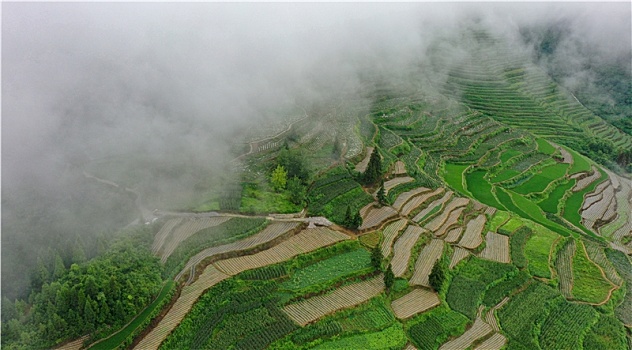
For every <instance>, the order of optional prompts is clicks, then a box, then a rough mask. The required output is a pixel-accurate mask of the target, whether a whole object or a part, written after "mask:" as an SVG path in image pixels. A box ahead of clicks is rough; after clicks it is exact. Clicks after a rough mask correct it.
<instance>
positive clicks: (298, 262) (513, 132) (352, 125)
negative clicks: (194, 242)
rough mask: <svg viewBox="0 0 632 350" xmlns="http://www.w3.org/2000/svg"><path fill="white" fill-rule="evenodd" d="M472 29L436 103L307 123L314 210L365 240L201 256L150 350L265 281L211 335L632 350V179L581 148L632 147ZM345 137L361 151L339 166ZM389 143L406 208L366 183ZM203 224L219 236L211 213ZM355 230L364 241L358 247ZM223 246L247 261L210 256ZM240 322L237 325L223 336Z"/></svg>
mask: <svg viewBox="0 0 632 350" xmlns="http://www.w3.org/2000/svg"><path fill="white" fill-rule="evenodd" d="M463 35H464V36H466V37H468V38H469V40H471V41H472V42H473V43H478V44H479V45H481V46H480V47H479V48H478V49H472V50H468V51H467V52H464V53H463V55H464V59H463V61H459V62H453V64H452V65H451V66H450V67H447V68H446V67H442V62H441V60H440V59H439V60H437V62H434V63H432V64H430V63H428V64H429V66H427V67H426V66H424V68H429V69H432V68H446V69H436V70H433V71H436V72H437V79H436V80H435V78H432V79H430V78H428V79H427V80H428V81H426V80H423V82H422V83H420V84H426V83H431V84H433V86H436V88H437V89H438V91H435V92H427V90H425V89H420V90H419V91H417V92H409V93H406V94H402V93H401V91H400V90H398V88H397V87H392V88H384V89H379V90H377V91H371V92H370V93H367V96H371V99H372V102H371V104H370V106H369V107H366V106H356V108H350V109H349V110H350V111H353V112H349V115H352V116H353V117H352V118H350V120H351V121H347V122H346V124H345V123H341V122H340V121H337V120H336V117H335V116H334V115H335V114H336V113H338V111H337V108H339V107H331V109H330V110H328V111H329V112H322V111H321V112H322V113H323V114H324V115H327V116H328V117H326V120H327V121H328V122H329V121H331V122H332V123H335V124H332V125H340V128H339V130H336V131H331V130H329V131H328V130H325V129H327V128H326V127H323V126H322V125H317V124H316V123H314V122H313V121H312V122H308V121H307V120H306V121H305V122H304V123H302V124H300V125H297V129H296V134H295V135H293V137H292V139H288V145H290V147H294V148H297V149H300V150H303V151H305V152H306V153H307V155H306V159H308V160H310V161H311V160H312V159H316V158H317V157H316V154H318V159H319V160H318V162H314V163H310V164H311V166H312V167H313V169H314V170H315V171H313V174H310V182H309V184H308V185H307V189H308V190H307V198H306V202H307V215H322V216H325V217H327V218H328V219H330V220H332V221H333V222H336V223H338V224H339V225H341V226H342V222H343V219H344V214H345V211H346V207H347V205H349V207H350V209H351V210H352V211H354V212H359V213H360V215H361V217H362V219H363V222H362V225H361V226H360V227H359V230H353V229H346V228H345V229H342V228H341V227H339V226H335V225H334V226H332V227H331V228H322V227H319V228H314V229H304V230H302V231H300V232H298V233H296V234H294V233H295V232H293V231H292V230H296V228H297V227H298V226H297V225H298V224H296V223H289V222H283V223H282V222H274V221H272V223H271V224H269V225H268V226H267V227H266V228H265V229H264V230H263V231H261V232H260V233H257V234H254V235H252V236H250V237H249V238H245V237H244V238H245V239H242V240H239V241H236V242H231V243H227V244H224V245H219V246H215V247H210V248H207V249H206V250H203V251H201V252H200V253H199V254H198V255H195V256H194V257H193V258H191V259H190V260H189V262H188V263H187V265H186V266H185V268H184V270H182V272H181V275H183V274H184V273H187V272H189V271H194V268H195V266H196V264H197V263H199V262H200V261H202V260H204V259H207V258H210V259H209V260H206V262H209V261H211V262H212V263H211V265H209V266H208V267H207V268H206V269H205V270H204V272H203V273H202V274H201V275H200V277H199V278H198V279H197V280H195V279H192V280H191V281H193V283H192V284H190V285H188V286H184V287H183V289H182V294H181V296H180V298H178V299H177V300H176V302H175V304H174V307H173V308H172V309H171V310H169V311H168V312H167V313H166V314H165V316H164V318H163V319H162V320H160V321H159V322H158V323H157V326H156V327H155V328H153V329H152V330H151V331H150V332H149V333H148V335H147V336H146V337H145V338H143V339H142V340H141V342H140V343H138V346H137V347H138V348H157V347H158V346H159V345H160V343H161V342H162V341H163V340H164V339H166V338H167V336H168V334H169V333H170V332H171V331H172V330H174V329H175V327H176V326H177V325H178V323H180V322H181V321H182V320H183V319H184V317H185V316H186V314H187V312H189V310H192V307H193V305H194V304H195V301H196V300H197V299H199V298H201V297H202V295H203V294H204V293H205V291H206V290H214V289H216V290H217V291H219V290H220V289H218V287H217V286H216V285H220V287H219V288H224V287H221V285H222V283H226V282H222V283H220V281H225V280H226V281H233V282H230V283H235V285H234V288H235V289H236V290H242V289H244V290H250V289H248V288H250V287H249V283H250V282H249V281H257V283H260V285H259V284H257V283H255V284H257V286H258V287H257V288H259V289H257V288H255V289H253V290H252V291H250V292H248V293H252V295H254V296H252V297H251V298H250V299H244V300H237V301H231V303H232V304H230V305H232V306H231V307H232V308H236V309H235V310H237V311H238V312H237V311H235V310H233V309H231V310H232V311H230V312H233V311H234V312H235V313H234V314H230V313H229V312H227V314H226V315H223V314H222V315H221V316H220V315H219V313H218V314H217V315H216V316H213V317H217V318H216V319H212V320H211V319H210V316H208V320H207V319H205V318H199V320H202V319H205V320H206V321H204V322H208V328H205V329H208V330H209V331H208V333H209V334H210V335H213V336H215V335H217V334H220V333H222V332H225V333H226V334H228V333H230V334H232V333H231V332H234V334H235V335H234V339H237V340H235V342H234V343H225V344H228V345H227V347H226V348H235V349H241V348H248V349H251V348H253V349H255V348H265V347H267V346H269V347H270V348H272V349H333V348H348V349H382V348H393V349H402V348H405V349H467V348H473V349H501V348H505V347H506V348H509V349H513V348H516V349H538V348H543V349H548V348H551V349H555V348H564V349H576V348H581V347H582V346H583V347H584V348H591V347H590V346H593V347H592V348H600V346H601V345H602V344H608V345H609V346H610V347H603V348H613V349H618V348H625V346H629V344H631V343H632V340H630V336H629V332H627V333H626V328H625V327H626V326H627V327H628V328H629V327H630V324H631V323H632V321H631V317H630V316H629V315H630V314H632V312H631V310H632V308H631V307H630V305H632V304H631V303H629V301H630V300H631V299H630V298H631V296H632V292H631V291H630V286H632V281H631V280H630V277H631V276H632V273H630V272H629V271H630V266H632V265H630V259H629V256H628V255H629V254H630V252H632V238H630V237H632V231H631V230H632V229H631V227H632V224H631V222H632V215H631V214H630V213H631V211H630V203H631V199H632V181H630V180H629V176H627V177H626V176H621V175H620V174H617V173H614V172H612V171H610V170H607V169H606V168H605V167H604V166H602V165H599V164H597V163H595V162H593V161H592V160H590V159H588V158H586V157H585V156H583V155H581V154H579V153H578V152H577V150H576V149H577V145H580V144H582V142H584V141H585V140H588V139H590V138H597V139H600V140H606V141H607V142H610V143H612V144H613V145H615V146H616V147H618V149H632V137H630V136H629V135H627V134H623V133H622V132H621V131H619V130H618V129H616V128H614V127H613V126H612V125H610V124H608V123H606V122H604V121H603V120H602V119H600V118H599V117H598V116H596V115H594V114H593V113H592V112H591V111H589V110H588V109H586V108H585V107H584V106H583V105H582V104H581V103H580V102H579V101H578V100H577V99H575V97H574V96H572V95H570V93H569V92H568V91H566V90H564V89H561V88H559V87H558V86H557V85H556V84H555V83H554V81H553V80H552V79H551V78H550V77H549V76H548V75H546V73H545V72H544V71H542V70H541V69H539V68H537V67H535V66H534V65H533V64H532V63H530V62H527V61H526V60H525V59H524V57H521V56H520V55H517V54H514V53H512V50H511V49H510V48H508V47H505V48H502V47H500V46H499V42H501V41H502V40H500V39H496V38H492V37H490V36H489V35H488V34H486V33H484V32H482V31H476V30H472V31H468V32H467V33H464V34H463ZM444 49H445V47H443V46H439V47H436V48H433V53H432V55H439V56H438V57H441V56H440V55H441V53H442V51H443V50H444ZM433 65H435V66H434V67H433ZM442 74H444V76H443V77H441V78H440V79H439V78H438V76H440V75H442ZM444 78H445V79H444ZM422 91H423V92H422ZM341 104H344V103H341ZM365 107H366V108H365ZM324 109H325V110H327V108H324ZM366 111H369V112H368V113H367V112H366ZM336 140H337V141H336ZM283 141H284V140H281V139H278V140H277V139H274V140H269V141H268V142H266V143H262V144H261V145H258V148H257V152H258V153H265V152H269V154H271V155H273V154H274V152H276V151H275V150H276V149H277V148H278V147H279V146H280V145H281V144H282V142H283ZM335 142H338V143H339V144H338V145H342V144H344V145H346V147H347V149H346V153H345V152H343V150H340V149H339V150H340V152H339V153H337V154H336V156H335V157H332V156H331V154H329V153H331V152H330V149H335V147H334V143H335ZM342 148H344V147H342ZM374 149H377V150H378V151H379V153H380V155H381V159H382V170H383V173H384V180H386V181H385V182H384V189H385V192H386V193H387V201H388V203H392V205H391V206H388V205H386V206H381V207H379V206H378V205H376V202H375V199H374V196H375V195H376V190H377V186H378V185H373V184H368V185H367V184H365V183H364V182H363V181H362V177H361V174H359V173H362V172H363V171H364V170H365V169H366V168H367V165H368V162H369V158H370V154H371V152H372V151H373V150H374ZM362 150H364V156H361V155H360V154H361V153H362ZM312 154H313V155H314V156H313V157H312V158H310V157H311V156H312ZM328 157H329V158H328ZM327 158H328V159H327ZM334 158H335V162H334ZM273 159H274V158H273V157H271V158H270V160H271V161H273ZM320 161H322V162H323V163H319V162H320ZM323 164H327V166H326V167H324V166H321V165H323ZM361 184H362V185H361ZM196 220H197V219H195V220H189V219H170V220H167V221H166V222H165V224H164V225H163V227H162V228H161V230H159V232H158V233H157V234H156V235H155V239H154V243H153V246H152V250H153V251H154V253H155V254H157V255H158V256H161V257H164V259H167V257H169V256H171V255H172V254H173V252H174V251H175V249H177V247H178V246H179V245H180V244H182V243H183V242H184V241H186V240H187V239H188V238H190V237H193V235H194V233H195V232H193V231H195V229H194V228H191V227H192V226H191V225H193V224H194V223H195V222H196ZM198 224H200V225H201V226H200V227H203V228H210V227H212V226H213V224H212V223H211V219H208V220H207V221H204V223H202V220H199V222H198ZM222 224H225V223H224V222H219V223H218V224H217V225H222ZM187 225H188V226H187ZM189 226H191V227H189ZM290 232H291V233H290ZM342 232H347V233H349V234H348V235H347V234H343V233H342ZM356 236H360V239H359V241H360V242H361V243H359V242H358V240H355V239H349V238H351V237H356ZM367 237H368V238H367ZM366 246H369V247H374V246H375V247H377V249H378V252H381V255H382V258H383V260H382V261H378V263H377V266H381V267H384V266H388V263H389V262H390V264H391V267H392V272H393V274H394V276H395V279H394V282H393V285H392V286H391V287H390V288H389V289H388V290H387V288H386V287H385V282H384V275H383V269H381V268H377V267H375V266H376V262H375V261H373V262H371V259H374V260H375V259H376V257H375V256H374V257H373V258H371V252H370V250H368V249H366ZM612 247H615V248H616V249H617V250H613V249H611V248H612ZM264 248H265V249H264ZM226 252H230V253H234V254H237V255H239V254H246V253H244V252H247V255H241V256H230V257H225V258H223V259H222V260H219V261H214V262H213V261H212V258H213V257H214V256H216V255H218V254H223V253H226ZM376 254H377V253H376ZM626 254H628V255H626ZM378 255H379V254H378ZM437 262H438V263H439V264H437ZM435 264H437V266H438V267H440V268H442V269H443V270H442V271H443V272H444V274H445V275H446V279H445V283H444V285H443V286H442V290H440V291H439V292H438V293H435V292H433V291H431V290H430V289H429V287H430V278H429V277H430V273H431V271H432V268H433V266H435ZM411 268H412V271H411V270H409V269H411ZM179 276H180V275H179ZM253 283H254V282H253ZM264 292H265V293H264ZM266 293H267V294H266ZM264 294H265V297H264V296H263V295H264ZM244 298H245V297H244ZM240 303H243V305H244V306H243V308H246V307H248V308H249V310H246V311H244V310H241V309H239V304H240ZM253 310H256V311H253ZM248 312H252V317H253V318H252V319H253V320H257V321H256V322H261V324H262V325H263V326H261V327H259V328H260V329H255V328H256V324H255V322H254V321H253V322H252V324H251V325H249V326H245V325H244V326H239V324H238V323H231V322H232V321H231V320H232V317H237V316H235V315H237V314H239V315H241V314H242V313H243V314H244V315H246V314H247V315H251V314H248ZM209 314H210V313H209ZM255 314H256V315H258V316H256V315H255ZM213 315H215V314H213ZM255 316H256V317H255ZM196 317H202V316H196ZM239 317H241V316H239ZM244 317H245V316H244ZM272 320H274V322H273V321H272ZM604 320H605V321H604ZM191 322H198V323H200V324H202V323H201V322H202V321H191ZM266 322H269V323H266ZM275 322H277V323H278V324H279V326H272V323H275ZM246 323H247V322H246ZM204 325H205V326H204V327H207V326H206V325H207V324H206V323H204ZM228 325H232V326H233V327H234V328H235V329H234V330H232V329H231V330H226V329H222V330H218V329H220V328H222V327H227V326H228ZM200 327H202V326H200ZM248 327H251V328H248ZM274 327H277V328H274ZM240 332H241V333H240ZM222 334H223V333H222ZM255 335H256V336H255ZM232 336H233V335H231V337H232ZM196 337H201V338H204V336H202V335H199V333H198V335H196ZM226 337H228V335H226ZM255 338H256V339H258V340H256V341H255V340H253V339H255ZM196 339H197V338H196ZM231 339H233V338H231ZM626 341H627V343H626ZM173 344H178V343H173ZM205 344H210V343H205ZM217 344H224V343H217ZM257 344H262V345H257ZM596 344H598V345H596ZM613 344H614V345H613ZM622 344H623V347H622Z"/></svg>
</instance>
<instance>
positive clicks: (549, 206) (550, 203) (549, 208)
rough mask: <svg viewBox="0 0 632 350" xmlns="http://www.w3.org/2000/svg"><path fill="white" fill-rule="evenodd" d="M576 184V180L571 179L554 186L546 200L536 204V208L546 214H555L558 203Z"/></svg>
mask: <svg viewBox="0 0 632 350" xmlns="http://www.w3.org/2000/svg"><path fill="white" fill-rule="evenodd" d="M576 182H577V181H576V180H574V179H572V180H570V181H567V182H565V183H563V184H560V185H558V186H556V187H555V188H554V189H553V190H552V191H551V192H550V193H549V196H548V197H547V198H546V199H544V200H542V201H541V202H539V203H538V206H539V207H540V208H541V209H542V210H544V211H545V212H547V213H552V214H556V213H557V212H558V210H557V208H558V205H559V203H560V201H561V200H562V198H564V195H565V194H566V192H567V191H569V190H570V189H571V188H573V187H574V186H575V183H576Z"/></svg>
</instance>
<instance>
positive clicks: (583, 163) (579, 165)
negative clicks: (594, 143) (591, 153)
mask: <svg viewBox="0 0 632 350" xmlns="http://www.w3.org/2000/svg"><path fill="white" fill-rule="evenodd" d="M562 148H564V149H565V150H567V151H568V153H570V154H571V155H572V156H573V164H572V165H571V168H570V169H569V170H568V173H569V174H571V175H572V174H575V173H580V172H582V171H588V172H589V171H590V163H589V162H588V161H587V160H586V158H585V157H584V156H582V155H580V154H579V153H577V152H575V151H574V150H572V149H570V148H568V147H564V146H562Z"/></svg>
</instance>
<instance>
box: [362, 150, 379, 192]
mask: <svg viewBox="0 0 632 350" xmlns="http://www.w3.org/2000/svg"><path fill="white" fill-rule="evenodd" d="M381 178H382V158H381V157H380V153H379V152H378V150H377V148H374V149H373V152H372V153H371V158H369V164H368V165H367V166H366V170H365V171H364V174H363V176H362V180H363V182H364V184H366V185H373V184H375V183H376V182H377V181H378V180H379V179H381Z"/></svg>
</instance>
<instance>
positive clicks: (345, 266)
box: [280, 248, 371, 290]
mask: <svg viewBox="0 0 632 350" xmlns="http://www.w3.org/2000/svg"><path fill="white" fill-rule="evenodd" d="M370 269H371V254H370V253H369V252H368V251H367V250H366V249H363V248H359V249H356V250H353V251H350V252H348V253H344V254H340V255H336V256H334V257H331V258H329V259H326V260H323V261H319V262H317V263H315V264H313V265H309V266H306V267H304V268H301V269H299V270H297V271H295V272H294V273H293V274H292V277H291V278H290V279H289V280H287V281H285V282H284V283H283V284H281V286H280V288H281V289H288V290H300V289H302V288H306V287H309V286H313V285H317V284H320V283H323V282H327V281H329V280H336V279H339V278H341V277H344V276H347V275H352V274H354V273H358V272H359V271H369V270H370Z"/></svg>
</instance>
